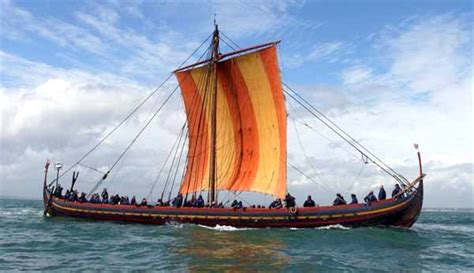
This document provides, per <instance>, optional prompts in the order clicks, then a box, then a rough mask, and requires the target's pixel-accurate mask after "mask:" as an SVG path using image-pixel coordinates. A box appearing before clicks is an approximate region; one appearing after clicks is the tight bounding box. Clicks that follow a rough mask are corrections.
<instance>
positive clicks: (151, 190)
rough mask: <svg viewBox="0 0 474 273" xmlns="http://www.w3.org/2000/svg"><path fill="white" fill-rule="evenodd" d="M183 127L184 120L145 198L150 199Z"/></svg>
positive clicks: (184, 126)
mask: <svg viewBox="0 0 474 273" xmlns="http://www.w3.org/2000/svg"><path fill="white" fill-rule="evenodd" d="M185 128H186V122H185V123H184V124H183V127H182V128H181V131H180V133H179V134H178V137H177V138H176V140H175V142H174V143H173V146H171V149H170V152H169V153H168V155H167V156H166V159H165V162H164V163H163V165H161V168H160V170H159V171H158V174H157V176H156V178H155V180H154V181H153V185H152V186H151V188H150V191H149V192H148V195H147V200H150V198H151V196H152V194H153V191H154V189H155V186H156V184H157V182H158V180H159V179H160V177H161V174H162V173H163V170H164V169H165V167H166V164H167V163H168V160H169V158H170V157H171V154H172V153H173V151H174V149H175V147H176V145H177V144H178V141H180V139H181V137H182V135H183V131H184V130H185ZM166 186H167V185H165V187H164V189H163V192H164V190H165V189H166ZM163 192H162V194H161V199H162V200H163Z"/></svg>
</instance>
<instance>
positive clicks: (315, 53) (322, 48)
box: [308, 42, 344, 61]
mask: <svg viewBox="0 0 474 273" xmlns="http://www.w3.org/2000/svg"><path fill="white" fill-rule="evenodd" d="M343 52H344V44H343V43H342V42H328V43H319V44H316V45H315V46H314V47H313V50H312V51H311V52H310V53H309V54H308V59H309V60H311V61H320V60H322V59H327V58H331V59H332V60H335V59H336V57H337V55H340V54H341V53H343Z"/></svg>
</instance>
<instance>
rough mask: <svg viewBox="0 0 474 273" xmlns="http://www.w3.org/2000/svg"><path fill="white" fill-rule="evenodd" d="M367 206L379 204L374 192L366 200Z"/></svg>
mask: <svg viewBox="0 0 474 273" xmlns="http://www.w3.org/2000/svg"><path fill="white" fill-rule="evenodd" d="M364 201H365V203H366V204H368V205H370V204H372V203H373V202H377V197H375V195H374V192H373V191H370V192H369V194H367V196H366V197H365V198H364Z"/></svg>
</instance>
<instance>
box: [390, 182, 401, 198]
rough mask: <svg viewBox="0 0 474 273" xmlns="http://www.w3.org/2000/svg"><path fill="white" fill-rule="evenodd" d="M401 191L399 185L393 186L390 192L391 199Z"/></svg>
mask: <svg viewBox="0 0 474 273" xmlns="http://www.w3.org/2000/svg"><path fill="white" fill-rule="evenodd" d="M401 191H402V188H400V185H398V184H395V188H394V189H393V191H392V197H395V195H397V194H399V193H400V192H401ZM400 197H403V195H400Z"/></svg>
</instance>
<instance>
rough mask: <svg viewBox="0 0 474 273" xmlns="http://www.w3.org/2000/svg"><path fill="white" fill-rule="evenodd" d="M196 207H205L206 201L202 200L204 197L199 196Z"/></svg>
mask: <svg viewBox="0 0 474 273" xmlns="http://www.w3.org/2000/svg"><path fill="white" fill-rule="evenodd" d="M196 207H198V208H203V207H204V199H203V198H202V195H199V197H198V198H197V200H196Z"/></svg>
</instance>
